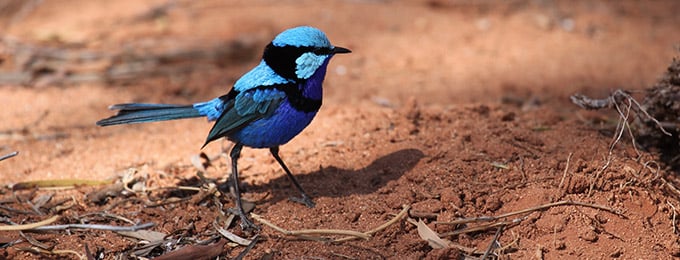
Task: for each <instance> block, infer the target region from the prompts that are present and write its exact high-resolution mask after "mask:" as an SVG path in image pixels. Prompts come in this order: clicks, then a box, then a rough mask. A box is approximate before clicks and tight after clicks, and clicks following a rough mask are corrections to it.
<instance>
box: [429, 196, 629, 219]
mask: <svg viewBox="0 0 680 260" xmlns="http://www.w3.org/2000/svg"><path fill="white" fill-rule="evenodd" d="M565 205H572V206H582V207H589V208H594V209H599V210H604V211H607V212H610V213H612V214H615V215H617V216H619V217H622V218H627V217H626V216H625V215H623V214H622V213H620V212H618V211H617V210H615V209H613V208H609V207H605V206H601V205H597V204H589V203H583V202H579V201H571V200H562V201H558V202H553V203H548V204H544V205H540V206H536V207H531V208H528V209H523V210H519V211H513V212H509V213H505V214H501V215H498V216H484V217H475V218H466V219H459V220H454V221H450V222H435V224H437V225H459V224H466V223H471V222H481V221H484V222H490V221H494V220H498V219H501V218H507V217H511V216H515V215H519V214H524V213H529V212H533V211H539V210H544V209H548V208H552V207H556V206H565Z"/></svg>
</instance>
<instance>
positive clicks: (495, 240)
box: [481, 226, 505, 260]
mask: <svg viewBox="0 0 680 260" xmlns="http://www.w3.org/2000/svg"><path fill="white" fill-rule="evenodd" d="M503 229H505V226H500V227H498V230H497V231H496V235H494V236H493V239H492V240H491V243H490V244H489V248H488V249H486V252H484V255H482V258H481V259H482V260H486V259H487V257H489V254H491V251H493V249H494V247H496V246H495V245H496V243H498V238H499V237H500V236H501V233H503Z"/></svg>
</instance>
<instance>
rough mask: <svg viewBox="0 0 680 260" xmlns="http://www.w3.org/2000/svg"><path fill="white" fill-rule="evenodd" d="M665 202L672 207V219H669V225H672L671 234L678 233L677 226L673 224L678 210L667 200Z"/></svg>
mask: <svg viewBox="0 0 680 260" xmlns="http://www.w3.org/2000/svg"><path fill="white" fill-rule="evenodd" d="M666 204H668V206H671V208H672V209H673V219H672V220H671V221H672V222H671V226H672V227H673V234H678V228H677V226H676V224H675V223H676V222H675V219H676V217H677V216H678V211H677V210H676V209H675V206H673V204H672V203H670V202H669V201H668V200H666Z"/></svg>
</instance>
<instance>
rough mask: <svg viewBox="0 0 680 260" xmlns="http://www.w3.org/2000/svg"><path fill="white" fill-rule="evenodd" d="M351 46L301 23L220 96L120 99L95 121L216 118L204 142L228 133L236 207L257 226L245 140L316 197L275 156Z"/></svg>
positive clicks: (309, 113)
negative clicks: (247, 208)
mask: <svg viewBox="0 0 680 260" xmlns="http://www.w3.org/2000/svg"><path fill="white" fill-rule="evenodd" d="M349 52H350V50H348V49H345V48H342V47H335V46H333V45H331V43H330V41H329V40H328V38H327V37H326V35H325V34H324V33H323V32H322V31H320V30H319V29H316V28H313V27H309V26H301V27H295V28H291V29H288V30H285V31H283V32H281V33H280V34H279V35H277V36H276V37H275V38H274V40H272V42H271V43H269V45H267V47H266V48H265V50H264V54H263V55H262V61H261V62H260V63H259V64H258V65H257V66H256V67H255V68H253V69H252V70H250V71H249V72H248V73H246V74H244V75H243V76H242V77H241V78H240V79H238V80H237V81H236V82H235V83H234V86H233V88H232V89H231V90H230V91H229V92H228V93H227V94H226V95H224V96H221V97H218V98H215V99H212V100H209V101H206V102H201V103H196V104H193V105H168V104H140V103H129V104H118V105H113V106H111V107H110V108H111V109H112V110H118V114H116V115H115V116H112V117H110V118H107V119H103V120H100V121H98V122H97V125H100V126H108V125H117V124H133V123H146V122H156V121H165V120H175V119H183V118H193V117H206V118H207V119H208V120H209V121H215V124H214V125H213V128H212V129H211V130H210V132H209V133H208V137H207V138H206V141H205V143H204V145H206V144H208V143H210V142H211V141H214V140H216V139H219V138H221V137H226V138H227V139H229V140H231V141H233V142H234V143H235V144H234V148H232V151H231V153H230V155H231V159H232V174H233V181H234V188H235V193H236V209H237V211H238V214H239V216H240V217H241V220H242V223H241V226H242V227H243V228H253V227H256V226H255V225H254V224H253V223H252V222H251V221H250V220H249V219H248V218H247V217H246V215H245V212H243V208H242V206H241V197H240V192H239V183H238V168H237V161H238V158H239V157H240V152H241V149H242V147H243V146H248V147H253V148H269V149H270V152H271V154H272V156H273V157H274V158H275V159H276V161H277V162H278V163H279V164H280V166H281V167H282V168H283V170H284V171H285V172H286V174H287V175H288V177H290V179H291V181H292V182H293V184H294V185H295V186H296V188H297V189H298V190H299V191H300V193H301V194H302V198H297V199H295V200H296V201H298V202H301V203H304V204H305V205H307V206H309V207H313V206H314V202H313V201H312V200H311V198H310V197H309V196H308V195H307V194H306V193H305V192H304V190H303V189H302V187H301V186H300V185H299V184H298V182H297V181H296V180H295V178H294V176H293V175H292V173H291V172H290V170H289V169H288V167H287V166H286V165H285V164H284V162H283V160H281V158H280V157H279V154H278V152H279V146H280V145H282V144H285V143H287V142H288V141H290V140H291V139H292V138H293V137H295V136H296V135H298V134H299V133H300V132H301V131H302V130H303V129H304V128H305V127H307V125H309V123H310V122H311V121H312V119H313V118H314V116H316V113H317V111H318V110H319V108H320V107H321V99H322V96H323V88H322V85H323V80H324V78H325V76H326V68H327V66H328V62H329V61H330V59H331V57H333V56H334V55H335V54H338V53H349Z"/></svg>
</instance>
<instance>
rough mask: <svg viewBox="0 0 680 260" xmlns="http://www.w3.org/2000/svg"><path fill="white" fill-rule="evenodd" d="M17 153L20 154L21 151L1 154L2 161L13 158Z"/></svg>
mask: <svg viewBox="0 0 680 260" xmlns="http://www.w3.org/2000/svg"><path fill="white" fill-rule="evenodd" d="M17 154H19V152H17V151H14V152H11V153H8V154H5V155H3V156H0V161H4V160H5V159H9V158H12V157H14V156H17Z"/></svg>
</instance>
